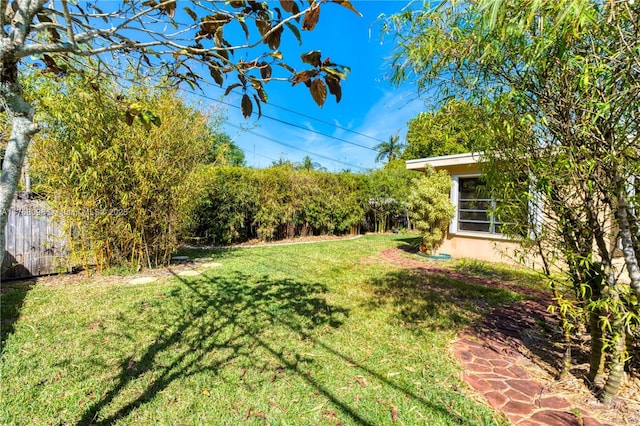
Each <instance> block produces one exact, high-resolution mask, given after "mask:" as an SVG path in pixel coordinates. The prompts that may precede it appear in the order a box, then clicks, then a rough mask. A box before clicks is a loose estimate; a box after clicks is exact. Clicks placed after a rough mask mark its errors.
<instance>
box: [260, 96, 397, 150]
mask: <svg viewBox="0 0 640 426" xmlns="http://www.w3.org/2000/svg"><path fill="white" fill-rule="evenodd" d="M267 105H270V106H272V107H274V108H278V109H281V110H284V111H287V112H290V113H292V114H296V115H299V116H301V117H305V118H308V119H309V120H314V121H317V122H318V123H323V124H327V125H329V126H333V127H335V128H336V129H340V130H344V131H345V132H350V133H353V134H356V135H358V136H362V137H365V138H369V139H371V140H374V141H376V142H383V143H384V142H385V141H383V140H382V139H378V138H376V137H373V136H369V135H366V134H364V133H360V132H358V131H356V130H352V129H347V128H346V127H342V126H339V125H337V124H336V123H331V122H330V121H326V120H322V119H320V118H317V117H314V116H312V115H307V114H304V113H302V112H299V111H296V110H293V109H290V108H287V107H283V106H281V105H276V104H274V103H271V102H269V103H268V104H267ZM369 149H372V148H369ZM374 151H375V150H374Z"/></svg>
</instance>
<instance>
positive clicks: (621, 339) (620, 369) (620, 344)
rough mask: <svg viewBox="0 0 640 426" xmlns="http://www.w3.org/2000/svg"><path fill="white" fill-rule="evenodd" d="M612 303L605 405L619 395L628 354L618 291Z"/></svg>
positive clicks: (612, 292)
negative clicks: (610, 340) (611, 335)
mask: <svg viewBox="0 0 640 426" xmlns="http://www.w3.org/2000/svg"><path fill="white" fill-rule="evenodd" d="M610 297H611V302H612V303H613V306H612V312H613V323H612V332H613V337H612V344H611V362H610V365H609V376H608V377H607V381H606V383H605V385H604V388H603V389H602V395H601V399H602V402H603V403H605V404H610V403H611V401H612V400H613V398H615V396H616V395H617V394H618V392H619V391H620V388H621V387H622V384H623V382H624V365H625V354H626V339H625V327H624V324H623V321H622V318H623V312H621V311H622V310H623V309H624V308H623V306H622V303H621V302H620V296H619V294H618V292H617V290H613V291H611V295H610Z"/></svg>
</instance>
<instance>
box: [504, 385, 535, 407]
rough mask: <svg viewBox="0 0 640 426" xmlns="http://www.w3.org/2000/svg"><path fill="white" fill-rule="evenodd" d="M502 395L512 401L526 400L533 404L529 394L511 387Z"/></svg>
mask: <svg viewBox="0 0 640 426" xmlns="http://www.w3.org/2000/svg"><path fill="white" fill-rule="evenodd" d="M504 396H506V397H507V398H510V399H512V400H514V401H520V402H526V403H528V404H531V405H533V401H534V400H533V397H532V396H531V395H527V394H525V393H522V392H520V391H517V390H515V389H511V388H509V389H508V390H507V391H505V392H504Z"/></svg>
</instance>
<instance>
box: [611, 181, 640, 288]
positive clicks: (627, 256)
mask: <svg viewBox="0 0 640 426" xmlns="http://www.w3.org/2000/svg"><path fill="white" fill-rule="evenodd" d="M619 201H620V206H619V207H618V208H617V209H616V219H617V220H618V227H619V229H620V231H619V232H620V241H621V243H622V254H623V257H624V263H625V266H626V267H627V271H628V273H629V280H630V284H631V289H632V290H633V292H634V293H635V294H636V297H638V298H640V267H639V266H638V258H637V257H636V252H635V250H634V247H633V238H632V235H631V225H630V223H629V215H628V213H627V211H628V208H629V206H628V203H627V197H626V194H624V193H621V194H620V200H619Z"/></svg>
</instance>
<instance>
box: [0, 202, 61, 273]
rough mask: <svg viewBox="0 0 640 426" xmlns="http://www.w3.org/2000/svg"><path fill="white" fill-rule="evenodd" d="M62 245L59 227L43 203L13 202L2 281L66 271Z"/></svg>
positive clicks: (2, 268) (6, 236)
mask: <svg viewBox="0 0 640 426" xmlns="http://www.w3.org/2000/svg"><path fill="white" fill-rule="evenodd" d="M64 241H65V240H64V234H63V230H62V225H61V224H60V223H59V222H58V221H56V220H54V218H53V212H52V211H51V209H49V208H48V207H47V206H46V204H45V203H44V201H40V200H23V199H18V200H15V201H14V203H13V205H12V206H11V209H10V210H9V214H8V219H7V227H6V231H5V253H4V259H3V261H2V266H1V267H0V274H1V276H2V278H3V279H5V278H22V277H31V276H38V275H46V274H52V273H56V272H63V271H65V270H66V267H65V244H64Z"/></svg>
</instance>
